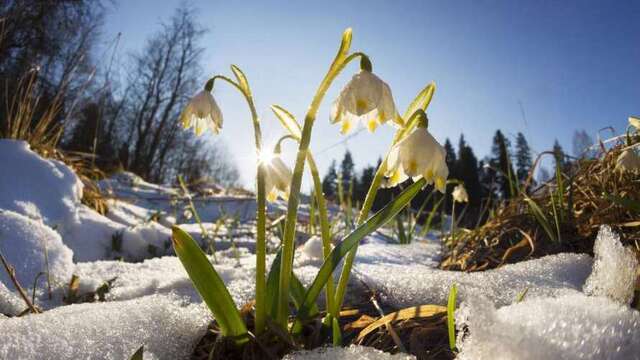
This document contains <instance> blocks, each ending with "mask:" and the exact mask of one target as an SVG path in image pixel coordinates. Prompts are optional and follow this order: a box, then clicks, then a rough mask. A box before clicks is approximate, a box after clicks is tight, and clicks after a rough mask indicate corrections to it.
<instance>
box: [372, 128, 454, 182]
mask: <svg viewBox="0 0 640 360" xmlns="http://www.w3.org/2000/svg"><path fill="white" fill-rule="evenodd" d="M445 159H446V152H445V150H444V148H443V147H442V145H440V144H439V143H438V141H436V139H434V138H433V136H432V135H431V134H430V133H429V131H428V130H427V127H426V122H425V123H422V124H419V125H418V127H416V128H415V129H414V130H413V131H412V132H411V133H410V134H409V135H407V137H405V138H404V139H402V140H401V141H400V142H398V143H397V144H395V145H394V146H393V147H392V148H391V151H389V156H388V157H387V172H386V174H385V176H387V177H388V178H389V179H388V182H387V183H386V186H388V187H393V186H396V185H398V184H400V183H402V182H403V181H405V180H407V179H408V178H409V177H411V178H413V180H417V179H419V178H420V177H424V178H425V179H426V180H427V184H434V186H435V188H436V189H437V190H438V191H440V192H442V193H444V191H445V185H446V182H447V177H448V176H449V168H447V163H446V161H445Z"/></svg>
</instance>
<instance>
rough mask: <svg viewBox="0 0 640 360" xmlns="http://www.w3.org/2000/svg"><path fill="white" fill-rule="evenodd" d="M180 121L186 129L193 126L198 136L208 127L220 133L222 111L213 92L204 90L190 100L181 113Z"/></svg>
mask: <svg viewBox="0 0 640 360" xmlns="http://www.w3.org/2000/svg"><path fill="white" fill-rule="evenodd" d="M180 121H181V122H182V126H183V127H184V128H185V129H189V128H190V127H193V128H194V130H195V133H196V135H197V136H200V135H201V134H202V133H204V132H205V131H206V130H207V129H211V131H213V132H214V133H215V134H218V133H219V132H220V129H222V112H221V111H220V108H219V107H218V104H217V103H216V101H215V99H214V98H213V95H211V92H209V91H207V90H202V91H200V92H198V93H197V94H195V95H194V96H193V97H192V98H191V100H189V103H188V104H187V106H186V107H185V108H184V110H183V111H182V114H181V115H180Z"/></svg>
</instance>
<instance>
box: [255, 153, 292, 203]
mask: <svg viewBox="0 0 640 360" xmlns="http://www.w3.org/2000/svg"><path fill="white" fill-rule="evenodd" d="M261 155H262V156H260V160H259V161H260V163H261V166H264V171H265V176H264V189H265V193H266V194H267V201H269V202H274V201H276V200H277V199H278V196H279V197H281V198H282V199H284V200H287V199H288V198H289V189H290V185H291V178H292V177H293V173H292V172H291V169H290V168H289V167H288V166H287V164H285V163H284V161H282V157H281V156H280V151H278V150H276V151H275V152H273V153H272V154H268V155H263V154H261Z"/></svg>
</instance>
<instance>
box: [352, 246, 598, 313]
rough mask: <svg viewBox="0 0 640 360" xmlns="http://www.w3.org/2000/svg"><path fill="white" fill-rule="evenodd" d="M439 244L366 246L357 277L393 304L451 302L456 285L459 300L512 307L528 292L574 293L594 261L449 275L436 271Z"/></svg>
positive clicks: (545, 261) (543, 261)
mask: <svg viewBox="0 0 640 360" xmlns="http://www.w3.org/2000/svg"><path fill="white" fill-rule="evenodd" d="M434 246H435V245H433V244H427V245H423V244H421V243H412V244H411V245H409V246H405V245H377V244H370V245H363V246H361V247H360V248H359V250H358V257H356V267H355V271H356V274H357V276H358V277H360V278H361V279H362V280H363V281H364V282H365V283H366V284H367V285H368V286H370V287H371V288H373V289H375V290H377V291H378V292H379V293H380V295H382V297H383V299H384V300H386V301H387V302H388V303H389V304H391V305H393V306H395V307H398V308H404V307H409V306H416V305H423V304H440V305H442V304H446V302H447V297H448V295H449V289H450V287H451V285H452V284H454V283H455V284H457V286H458V297H459V299H461V300H464V299H467V298H474V297H478V296H483V297H486V298H488V299H490V300H491V301H492V302H494V303H496V304H498V305H507V304H510V303H512V302H513V301H514V300H515V299H516V297H517V296H518V294H520V293H521V292H522V291H524V290H525V289H528V290H527V296H528V297H542V296H558V295H561V294H567V293H575V292H579V291H580V289H581V288H582V286H583V284H584V282H585V280H586V279H587V277H588V276H589V273H590V272H591V264H592V260H591V257H589V256H588V255H584V254H569V253H566V254H558V255H550V256H546V257H543V258H540V259H535V260H529V261H523V262H520V263H517V264H510V265H505V266H503V267H500V268H498V269H495V270H489V271H483V272H473V273H464V272H457V271H446V270H440V269H437V268H435V266H436V265H437V262H436V260H435V259H437V253H435V249H434ZM367 254H370V256H367ZM376 254H378V255H376Z"/></svg>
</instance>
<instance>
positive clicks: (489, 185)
mask: <svg viewBox="0 0 640 360" xmlns="http://www.w3.org/2000/svg"><path fill="white" fill-rule="evenodd" d="M576 134H578V135H577V136H579V137H580V139H578V140H577V141H578V142H580V143H589V140H588V139H585V136H586V137H588V135H586V133H585V132H584V131H582V132H576ZM574 137H575V136H574ZM575 141H576V140H574V142H575ZM444 149H445V151H446V154H447V156H446V162H447V166H448V167H449V179H457V180H459V181H462V182H463V183H464V186H465V188H466V190H467V192H468V194H469V204H468V205H463V206H466V207H467V208H466V210H464V215H463V219H462V224H463V225H465V226H475V225H476V224H478V223H481V222H483V221H484V220H485V218H486V216H487V212H486V211H483V209H486V208H491V207H494V206H495V204H497V203H499V202H500V201H503V200H506V199H509V198H511V197H513V196H515V195H516V193H517V191H518V187H519V188H522V187H523V186H525V183H526V182H527V179H528V177H529V173H530V172H531V169H532V166H533V155H532V151H531V148H530V146H529V143H528V142H527V139H526V137H525V136H524V134H522V133H520V132H519V133H517V134H516V136H515V146H512V145H511V141H510V140H509V138H507V137H506V136H505V135H504V134H503V132H502V131H500V130H497V131H496V132H495V134H494V136H493V145H492V148H491V154H490V155H489V156H487V157H485V158H483V159H482V160H479V159H478V158H477V156H476V155H475V153H474V151H473V149H472V148H471V146H470V145H469V144H468V143H467V142H466V140H465V138H464V135H460V138H459V139H458V144H457V148H456V147H454V145H453V144H452V143H451V141H450V140H449V139H446V140H445V142H444ZM574 151H577V150H574ZM580 151H581V152H584V148H581V149H580ZM553 153H554V157H555V159H556V162H558V164H559V166H561V167H565V166H567V164H566V156H565V153H564V151H563V149H562V147H561V146H560V144H559V143H558V141H557V140H556V141H555V143H554V147H553ZM381 161H382V159H379V160H378V163H377V164H376V166H372V165H369V166H366V167H364V168H363V169H362V170H361V171H360V172H357V171H356V170H355V167H354V161H353V156H352V154H351V152H349V151H347V152H346V153H345V155H344V157H343V159H342V161H341V162H340V163H337V162H336V161H335V160H334V161H333V162H332V163H331V165H330V166H329V169H328V171H327V173H326V174H325V177H324V179H323V181H322V187H323V191H324V193H325V195H326V196H327V197H328V198H329V199H331V200H333V201H338V182H339V181H340V180H341V181H342V186H343V189H345V190H344V191H345V194H347V196H351V199H352V203H353V204H354V205H355V206H359V205H360V204H362V202H363V201H364V199H365V197H366V194H367V190H368V189H369V186H370V185H371V182H372V181H373V177H374V174H375V172H376V169H377V167H378V166H379V165H380V162H381ZM554 166H555V164H554ZM543 169H544V168H543ZM545 172H546V170H545V171H541V173H543V176H545V175H544V173H545ZM546 176H548V175H546ZM542 180H546V179H542ZM410 182H411V180H407V184H403V185H404V186H400V187H398V188H394V189H381V190H380V191H379V192H378V196H377V197H376V201H375V204H374V210H378V209H380V208H381V207H382V206H384V205H385V204H387V203H388V202H389V201H390V200H391V199H392V198H393V197H394V196H395V195H397V194H399V193H400V192H401V191H402V190H401V189H402V188H403V187H405V186H407V185H408V184H409V183H410ZM529 184H530V186H534V185H535V179H534V178H532V179H531V180H530V182H529ZM454 187H455V184H449V185H448V186H447V189H446V194H445V195H444V196H445V197H446V198H445V199H444V202H443V204H444V206H442V207H441V208H440V209H443V210H444V211H445V212H447V213H450V211H451V204H452V197H451V192H452V191H453V188H454ZM350 188H351V189H352V191H351V193H347V190H346V189H350ZM431 191H432V187H430V186H429V187H427V188H426V189H425V190H424V191H422V193H420V194H419V195H418V196H416V198H415V199H414V200H413V202H412V208H413V209H418V208H420V206H422V205H423V203H424V202H425V201H426V200H428V203H427V204H426V209H427V210H429V209H431V208H432V207H433V206H434V204H436V203H437V202H438V201H439V200H440V198H441V196H442V195H441V194H439V193H437V194H435V193H434V195H432V196H431V197H430V198H428V197H429V193H430V192H431ZM457 209H460V208H459V207H458V208H457ZM459 211H460V210H456V213H457V214H458V213H459ZM481 216H482V217H483V218H482V219H479V217H481Z"/></svg>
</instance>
